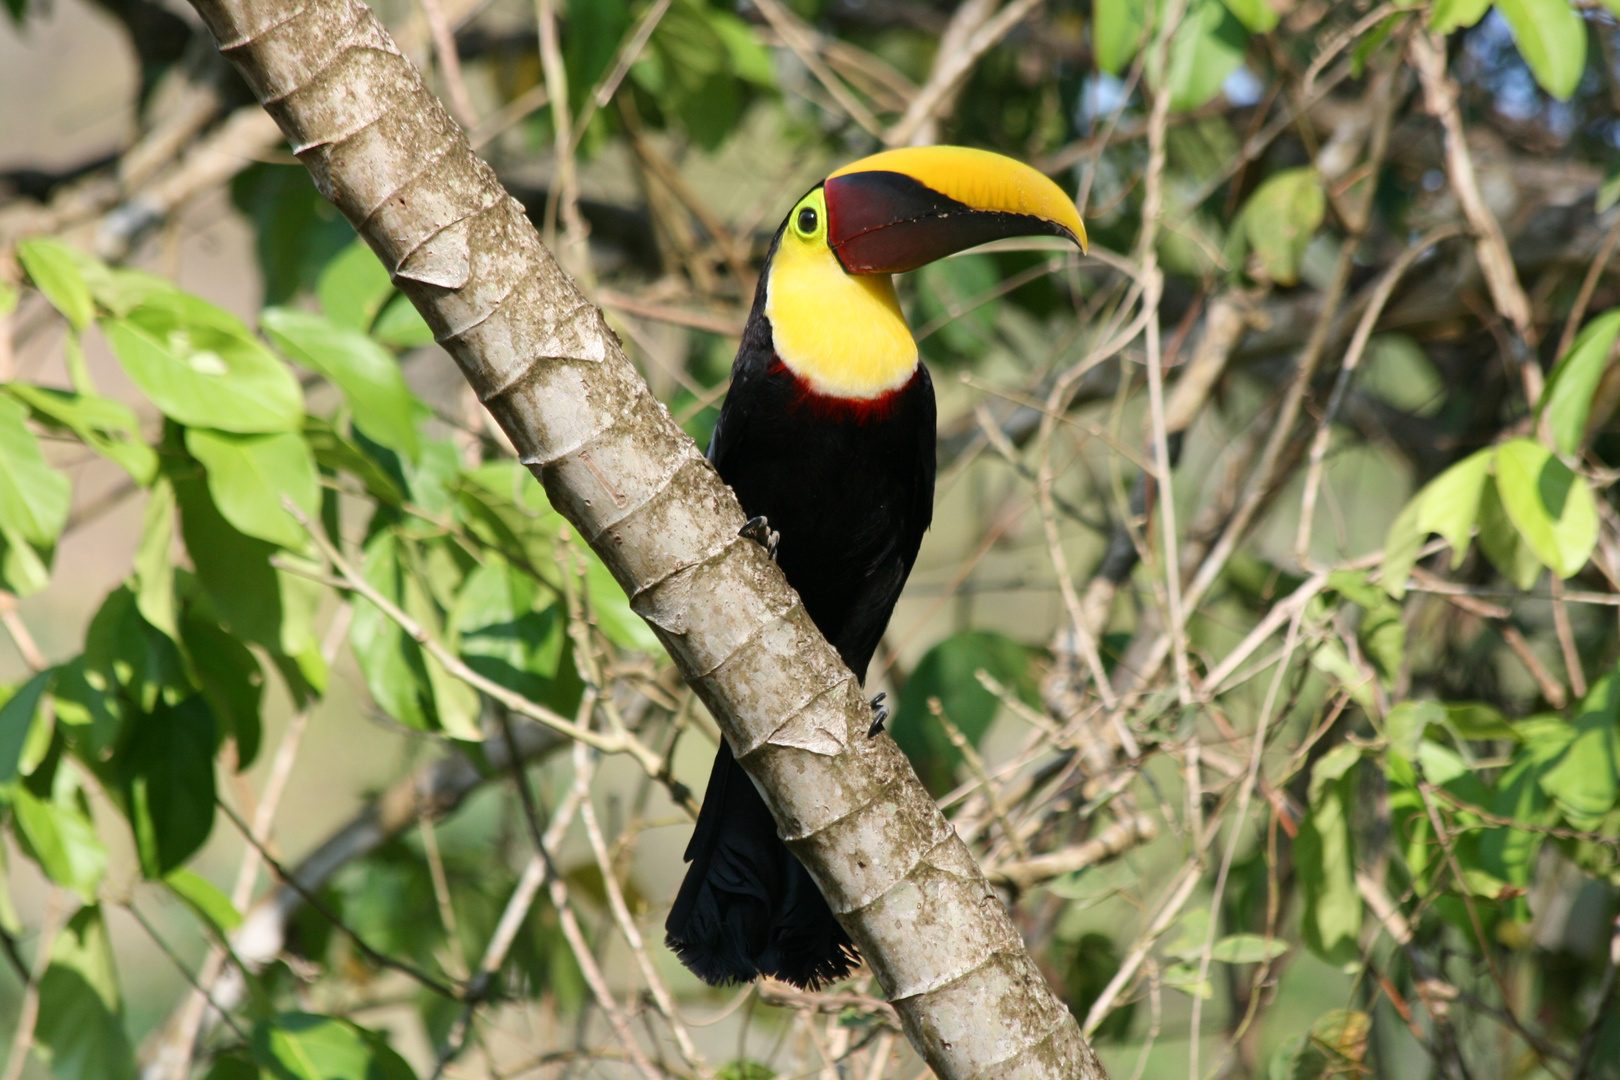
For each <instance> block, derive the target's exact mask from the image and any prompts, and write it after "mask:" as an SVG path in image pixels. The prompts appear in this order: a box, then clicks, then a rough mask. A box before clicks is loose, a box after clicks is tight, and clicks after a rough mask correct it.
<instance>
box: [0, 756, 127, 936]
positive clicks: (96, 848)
mask: <svg viewBox="0 0 1620 1080" xmlns="http://www.w3.org/2000/svg"><path fill="white" fill-rule="evenodd" d="M71 775H72V774H71V773H69V772H66V771H62V772H59V773H58V776H69V777H71ZM76 794H77V791H76V789H72V788H69V789H64V790H62V791H60V792H58V793H57V794H56V795H53V797H52V798H51V799H50V800H49V801H46V800H44V799H41V798H40V797H39V796H37V795H35V794H34V793H33V792H32V791H30V790H29V789H28V787H27V786H26V785H23V784H17V785H15V786H13V787H12V789H11V794H10V799H11V812H12V815H13V824H14V825H15V827H16V830H17V836H18V838H19V839H20V840H22V841H24V843H25V845H26V847H27V849H28V853H29V854H30V855H31V856H32V857H33V859H34V861H35V862H37V863H39V867H40V869H41V870H43V871H45V876H46V877H48V878H50V879H51V880H52V881H54V882H56V883H57V884H58V885H60V886H62V887H63V888H66V889H72V890H73V891H74V892H75V893H77V894H78V895H79V898H80V899H81V900H83V901H84V902H85V903H87V904H88V903H92V902H94V900H95V898H96V887H97V886H99V885H100V884H101V879H102V876H103V875H105V874H106V872H107V849H106V848H105V847H103V846H102V843H101V840H100V839H99V838H98V837H97V836H96V827H95V824H94V823H93V822H92V821H91V820H90V814H89V811H88V810H87V809H86V808H85V807H84V806H82V805H81V804H80V802H79V800H78V799H77V798H76Z"/></svg>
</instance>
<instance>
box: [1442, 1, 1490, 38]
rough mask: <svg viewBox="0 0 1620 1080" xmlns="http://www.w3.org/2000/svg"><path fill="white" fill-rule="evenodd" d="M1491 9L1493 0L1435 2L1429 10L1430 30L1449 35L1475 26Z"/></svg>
mask: <svg viewBox="0 0 1620 1080" xmlns="http://www.w3.org/2000/svg"><path fill="white" fill-rule="evenodd" d="M1490 9H1491V0H1435V3H1434V6H1433V7H1432V8H1430V9H1429V29H1430V30H1432V31H1434V32H1435V33H1436V34H1449V33H1451V32H1452V31H1453V30H1461V29H1464V28H1465V27H1469V26H1473V25H1474V24H1475V23H1477V22H1479V20H1481V19H1483V18H1484V17H1485V13H1486V12H1487V11H1489V10H1490Z"/></svg>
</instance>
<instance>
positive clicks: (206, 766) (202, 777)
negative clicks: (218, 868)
mask: <svg viewBox="0 0 1620 1080" xmlns="http://www.w3.org/2000/svg"><path fill="white" fill-rule="evenodd" d="M128 727H129V735H128V738H127V741H126V743H125V745H124V746H123V747H122V748H120V750H119V752H118V756H117V758H116V762H117V766H118V772H119V779H120V782H121V786H122V789H123V795H124V800H125V812H126V813H127V814H128V815H129V820H130V825H131V826H132V827H133V828H134V830H135V849H136V851H137V853H138V854H139V856H140V860H141V870H142V872H143V873H145V874H146V876H147V877H149V878H153V879H156V878H161V877H164V876H166V875H167V874H168V873H169V872H170V871H172V870H174V869H175V868H176V867H178V866H180V864H182V863H184V862H185V861H186V860H187V859H189V858H190V857H191V856H192V854H193V853H195V852H196V850H197V849H198V848H200V847H202V844H203V841H205V840H207V839H208V834H209V832H210V831H211V830H212V829H213V826H214V741H215V739H214V713H213V710H211V709H210V708H209V707H208V703H207V702H206V701H205V700H204V699H203V698H202V697H200V696H199V697H189V698H186V699H185V700H184V701H182V702H180V703H179V704H178V705H170V704H169V703H168V702H166V701H163V700H162V699H159V700H158V702H157V703H156V704H155V706H154V707H153V708H152V710H151V711H150V712H148V713H145V714H144V715H137V716H134V717H131V718H130V719H129V721H128Z"/></svg>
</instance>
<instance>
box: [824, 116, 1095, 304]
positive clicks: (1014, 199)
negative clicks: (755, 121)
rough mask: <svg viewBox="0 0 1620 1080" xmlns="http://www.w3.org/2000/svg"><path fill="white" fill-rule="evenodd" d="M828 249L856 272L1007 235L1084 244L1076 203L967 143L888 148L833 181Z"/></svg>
mask: <svg viewBox="0 0 1620 1080" xmlns="http://www.w3.org/2000/svg"><path fill="white" fill-rule="evenodd" d="M825 194H826V198H827V245H828V246H829V247H830V248H832V251H833V254H834V255H836V256H837V257H838V261H839V263H840V264H841V265H842V266H843V268H844V269H845V271H847V272H848V273H851V274H899V273H903V272H905V271H907V270H915V269H916V268H917V267H919V266H922V265H923V264H924V263H930V262H933V261H934V260H935V259H942V258H944V257H945V256H947V255H952V254H955V253H956V252H958V251H962V250H964V249H966V248H970V247H974V246H976V245H978V244H984V243H988V242H989V241H991V240H1000V239H1002V238H1003V237H1008V236H1058V237H1063V238H1064V239H1067V240H1072V241H1074V242H1075V243H1076V244H1078V245H1080V250H1082V251H1084V250H1085V248H1086V227H1085V226H1084V225H1083V224H1081V222H1080V214H1079V212H1078V211H1077V210H1075V208H1074V200H1072V199H1070V198H1069V197H1068V196H1067V195H1065V194H1064V193H1063V189H1062V188H1060V187H1058V186H1057V185H1056V184H1054V183H1053V182H1052V181H1051V180H1050V179H1048V178H1047V177H1046V176H1044V175H1043V174H1041V173H1039V172H1037V171H1036V170H1034V169H1032V168H1030V167H1029V166H1028V165H1025V164H1023V163H1021V162H1017V161H1014V160H1013V159H1012V158H1007V157H1002V156H1001V155H1000V154H992V153H990V152H989V151H987V150H970V149H968V148H966V147H962V146H919V147H907V148H905V149H901V150H885V151H884V152H883V153H881V154H873V155H872V156H871V157H868V158H862V159H861V160H860V161H857V162H855V163H854V164H851V165H846V166H844V167H843V168H842V169H839V170H838V171H837V172H835V173H833V174H832V175H831V176H829V177H828V178H827V183H826V189H825Z"/></svg>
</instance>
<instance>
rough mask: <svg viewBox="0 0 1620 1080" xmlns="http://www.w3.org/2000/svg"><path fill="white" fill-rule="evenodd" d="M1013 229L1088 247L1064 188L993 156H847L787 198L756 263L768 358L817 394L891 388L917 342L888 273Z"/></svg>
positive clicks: (863, 395)
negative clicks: (794, 200)
mask: <svg viewBox="0 0 1620 1080" xmlns="http://www.w3.org/2000/svg"><path fill="white" fill-rule="evenodd" d="M1010 236H1055V237H1060V238H1062V239H1066V240H1071V241H1073V242H1074V243H1076V244H1078V245H1079V246H1080V248H1081V249H1082V250H1084V249H1085V246H1086V227H1085V226H1084V225H1083V224H1081V222H1080V215H1079V213H1078V212H1077V211H1076V210H1075V207H1074V201H1073V200H1072V199H1070V198H1069V197H1068V196H1067V195H1065V194H1064V193H1063V189H1062V188H1060V187H1058V186H1057V185H1056V184H1055V183H1053V182H1052V181H1051V180H1050V179H1048V178H1047V177H1046V176H1044V175H1042V174H1041V173H1039V172H1037V171H1036V170H1035V169H1032V168H1030V167H1029V166H1028V165H1024V164H1022V163H1020V162H1017V161H1014V160H1012V159H1011V158H1007V157H1002V156H1001V155H1000V154H992V153H990V152H989V151H986V150H970V149H967V148H965V147H960V146H926V147H911V148H906V149H901V150H886V151H884V152H883V153H880V154H874V155H872V156H871V157H868V158H862V159H861V160H860V161H857V162H855V163H853V164H851V165H846V166H844V167H843V168H842V169H839V170H838V171H837V172H835V173H833V174H832V175H831V176H829V177H828V178H827V179H826V180H825V181H824V182H822V183H821V184H818V185H816V187H814V188H812V189H811V191H810V192H809V194H807V195H805V196H804V198H802V199H800V200H799V202H798V204H797V205H796V206H794V208H793V210H792V211H791V212H790V213H789V214H788V217H787V221H785V222H784V223H783V225H782V231H781V234H780V236H779V237H778V239H777V245H776V250H775V253H774V254H773V255H772V257H771V260H770V264H769V265H768V266H767V267H766V269H765V279H764V280H763V281H762V282H761V285H762V287H763V288H764V290H765V309H764V314H765V315H766V316H767V317H768V318H769V319H770V321H771V334H772V341H773V345H774V346H775V349H776V354H777V356H778V357H779V358H780V359H781V360H782V362H783V363H784V364H786V365H787V366H788V367H789V368H790V369H791V370H792V371H793V372H794V373H795V374H796V375H798V376H799V377H800V378H801V379H803V380H805V381H806V382H807V383H808V384H809V385H810V386H811V388H812V389H814V390H816V391H818V392H819V393H822V394H826V395H830V396H833V397H842V398H853V399H870V398H876V397H881V396H882V395H884V394H887V393H889V392H891V391H893V390H895V389H898V388H899V387H900V386H903V385H904V384H905V383H906V382H907V381H908V380H909V379H910V378H911V375H912V373H913V372H914V371H915V370H916V366H917V345H916V342H915V341H913V340H912V337H911V331H910V330H909V329H908V328H907V327H906V324H905V319H904V318H903V317H902V316H901V314H900V305H899V302H898V301H897V300H896V298H895V295H894V286H893V284H892V283H891V282H890V280H889V277H888V275H890V274H897V273H903V272H904V271H907V270H915V269H916V268H917V267H919V266H922V265H924V264H926V263H930V262H933V261H934V260H935V259H942V258H944V257H945V256H947V255H953V254H955V253H956V252H958V251H963V250H965V249H967V248H970V247H975V246H977V245H979V244H984V243H988V242H989V241H991V240H999V239H1002V238H1004V237H1010Z"/></svg>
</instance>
